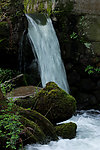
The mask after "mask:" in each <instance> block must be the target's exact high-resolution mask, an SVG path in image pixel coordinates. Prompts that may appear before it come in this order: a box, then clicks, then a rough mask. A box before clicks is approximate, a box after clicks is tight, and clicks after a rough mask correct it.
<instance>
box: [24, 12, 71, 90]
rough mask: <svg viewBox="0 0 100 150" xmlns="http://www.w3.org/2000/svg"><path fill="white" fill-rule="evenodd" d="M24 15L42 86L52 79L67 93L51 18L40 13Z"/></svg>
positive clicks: (63, 69) (63, 70)
mask: <svg viewBox="0 0 100 150" xmlns="http://www.w3.org/2000/svg"><path fill="white" fill-rule="evenodd" d="M26 17H27V19H28V37H29V39H30V43H31V45H32V49H33V53H35V56H36V57H37V59H38V63H39V70H40V74H41V81H42V85H43V87H45V85H46V83H47V82H50V81H53V82H56V83H57V84H58V85H59V86H60V87H61V88H62V89H64V90H65V91H66V92H67V93H69V86H68V83H67V77H66V72H65V68H64V65H63V62H62V59H61V55H60V46H59V42H58V39H57V36H56V33H55V31H54V28H53V25H52V21H51V19H50V18H45V17H44V16H41V15H40V16H37V15H36V16H35V15H31V17H30V16H29V15H26ZM41 17H42V19H41ZM41 20H42V21H41Z"/></svg>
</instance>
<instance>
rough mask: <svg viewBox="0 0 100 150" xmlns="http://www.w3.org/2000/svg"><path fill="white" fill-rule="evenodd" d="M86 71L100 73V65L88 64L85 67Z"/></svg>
mask: <svg viewBox="0 0 100 150" xmlns="http://www.w3.org/2000/svg"><path fill="white" fill-rule="evenodd" d="M85 72H87V73H88V74H93V73H100V67H93V66H91V65H88V66H87V67H86V68H85Z"/></svg>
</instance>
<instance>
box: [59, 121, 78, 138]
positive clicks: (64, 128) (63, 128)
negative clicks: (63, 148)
mask: <svg viewBox="0 0 100 150" xmlns="http://www.w3.org/2000/svg"><path fill="white" fill-rule="evenodd" d="M76 129H77V125H76V124H75V123H73V122H69V123H64V124H61V125H58V126H56V133H57V135H58V136H61V137H62V138H64V139H72V138H74V137H75V136H76Z"/></svg>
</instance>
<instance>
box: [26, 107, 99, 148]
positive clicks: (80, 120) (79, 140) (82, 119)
mask: <svg viewBox="0 0 100 150" xmlns="http://www.w3.org/2000/svg"><path fill="white" fill-rule="evenodd" d="M69 121H72V122H75V123H76V124H77V134H76V137H75V138H74V139H72V140H69V139H61V138H60V137H59V140H58V141H51V142H50V143H48V144H44V145H41V144H33V145H27V146H26V150H99V149H100V111H98V110H88V111H79V112H77V115H75V116H73V117H72V118H71V119H69V120H67V121H64V122H63V123H66V122H69Z"/></svg>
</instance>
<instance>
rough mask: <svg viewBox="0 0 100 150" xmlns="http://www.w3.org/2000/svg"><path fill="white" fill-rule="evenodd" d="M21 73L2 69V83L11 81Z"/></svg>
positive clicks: (0, 75)
mask: <svg viewBox="0 0 100 150" xmlns="http://www.w3.org/2000/svg"><path fill="white" fill-rule="evenodd" d="M18 73H19V72H17V71H16V70H11V69H2V68H0V82H1V83H2V82H4V81H6V80H9V79H11V78H12V77H14V76H15V75H18Z"/></svg>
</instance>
